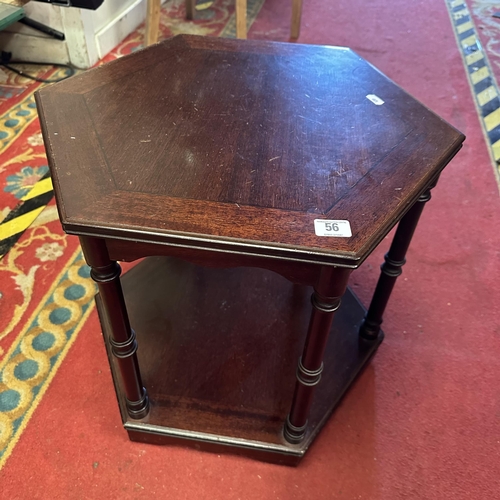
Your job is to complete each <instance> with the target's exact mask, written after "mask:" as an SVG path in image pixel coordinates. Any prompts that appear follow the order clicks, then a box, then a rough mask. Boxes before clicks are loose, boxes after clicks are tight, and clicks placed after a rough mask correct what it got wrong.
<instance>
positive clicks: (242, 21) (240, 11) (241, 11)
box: [235, 0, 247, 39]
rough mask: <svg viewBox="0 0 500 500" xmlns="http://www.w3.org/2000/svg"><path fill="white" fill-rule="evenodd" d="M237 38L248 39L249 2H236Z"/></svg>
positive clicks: (243, 0) (239, 0)
mask: <svg viewBox="0 0 500 500" xmlns="http://www.w3.org/2000/svg"><path fill="white" fill-rule="evenodd" d="M235 10H236V38H242V39H245V38H246V37H247V0H236V9H235Z"/></svg>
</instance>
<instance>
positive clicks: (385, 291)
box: [359, 183, 436, 340]
mask: <svg viewBox="0 0 500 500" xmlns="http://www.w3.org/2000/svg"><path fill="white" fill-rule="evenodd" d="M435 185H436V184H435V183H434V184H433V185H432V186H431V187H429V189H427V190H426V191H425V192H424V193H423V194H422V195H421V196H420V197H419V198H418V200H417V201H416V202H415V204H414V205H413V206H412V207H411V208H410V210H409V211H408V212H407V213H406V215H405V216H404V217H403V218H402V219H401V221H400V222H399V225H398V228H397V230H396V234H395V235H394V239H393V240H392V244H391V247H390V249H389V251H388V252H387V254H386V255H385V258H384V260H385V262H384V263H383V264H382V266H381V268H380V269H381V273H380V278H379V280H378V283H377V287H376V288H375V292H374V294H373V298H372V301H371V303H370V308H369V309H368V313H367V314H366V317H365V319H364V321H363V323H362V324H361V327H360V330H359V334H360V336H361V338H362V339H365V340H375V339H376V338H377V337H378V334H379V332H380V325H381V324H382V321H383V316H384V311H385V308H386V306H387V303H388V302H389V298H390V296H391V293H392V289H393V288H394V285H395V284H396V280H397V279H398V276H399V275H400V274H401V273H402V272H403V270H402V267H403V265H404V264H405V262H406V259H405V256H406V252H407V251H408V247H409V246H410V242H411V239H412V237H413V233H414V232H415V229H416V227H417V224H418V220H419V218H420V215H421V214H422V210H423V209H424V206H425V204H426V203H427V202H428V201H429V200H430V199H431V191H430V190H431V189H432V188H433V187H434V186H435Z"/></svg>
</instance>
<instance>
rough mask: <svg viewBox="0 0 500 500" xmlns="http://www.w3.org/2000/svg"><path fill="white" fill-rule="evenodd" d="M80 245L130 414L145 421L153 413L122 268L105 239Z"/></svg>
mask: <svg viewBox="0 0 500 500" xmlns="http://www.w3.org/2000/svg"><path fill="white" fill-rule="evenodd" d="M80 243H81V245H82V249H83V254H84V255H85V260H86V261H87V264H88V265H89V266H90V267H91V268H92V269H91V272H90V275H91V277H92V279H93V280H94V281H95V282H96V283H97V286H98V287H99V295H100V298H101V301H102V304H103V306H104V311H105V314H106V318H107V320H108V323H109V327H110V330H111V335H110V339H109V342H110V344H111V352H112V354H113V356H115V358H116V359H117V362H118V368H119V370H120V375H121V378H122V382H123V388H124V392H125V398H126V405H127V411H128V414H129V415H130V417H131V418H134V419H140V418H143V417H145V416H146V415H147V414H148V411H149V399H148V395H147V392H146V389H145V388H144V387H143V385H142V380H141V373H140V370H139V363H138V360H137V341H136V338H135V332H134V330H132V329H131V328H130V323H129V319H128V314H127V307H126V305H125V299H124V298H123V291H122V286H121V283H120V274H121V268H120V265H119V264H118V263H117V262H115V261H112V260H111V259H110V258H109V255H108V251H107V248H106V243H105V242H104V240H102V239H100V238H91V237H87V236H80Z"/></svg>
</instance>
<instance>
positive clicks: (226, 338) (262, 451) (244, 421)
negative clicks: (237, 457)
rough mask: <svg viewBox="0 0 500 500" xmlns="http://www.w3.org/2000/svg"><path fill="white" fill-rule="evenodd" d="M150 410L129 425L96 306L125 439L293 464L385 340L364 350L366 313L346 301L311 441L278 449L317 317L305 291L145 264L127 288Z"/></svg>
mask: <svg viewBox="0 0 500 500" xmlns="http://www.w3.org/2000/svg"><path fill="white" fill-rule="evenodd" d="M122 286H123V291H124V295H125V301H126V304H127V309H128V313H129V317H130V323H131V325H132V328H133V329H134V330H135V332H136V335H137V341H138V346H139V348H138V358H139V365H140V369H141V375H142V378H143V382H144V386H145V387H146V389H147V391H148V395H149V398H150V402H151V410H150V412H149V414H148V415H147V417H145V418H144V419H141V420H134V419H131V418H130V417H129V416H128V414H127V411H126V408H125V399H124V395H123V391H122V387H121V380H120V376H119V372H118V369H117V366H116V364H115V360H114V358H113V356H111V355H110V351H109V342H108V340H107V339H108V335H109V325H108V321H107V316H106V312H105V311H104V310H103V307H102V304H101V302H100V299H99V295H97V297H96V301H97V306H98V310H99V316H100V319H101V324H102V327H103V331H104V338H105V341H106V346H107V348H108V357H109V360H110V365H111V370H112V375H113V380H114V383H115V389H116V393H117V396H118V402H119V405H120V410H121V415H122V419H123V422H124V426H125V429H127V431H128V433H129V437H130V439H132V440H134V441H142V442H148V443H156V444H181V445H187V446H193V447H195V448H199V449H203V450H209V451H216V452H218V453H220V452H225V451H229V452H232V453H240V454H244V455H247V456H251V457H254V458H258V459H261V460H266V461H271V462H277V463H285V464H290V465H292V464H297V463H298V462H299V461H300V459H301V458H302V456H303V455H304V453H305V451H306V450H307V448H308V447H309V445H310V444H311V442H312V441H313V439H314V438H315V436H316V435H317V433H318V432H319V430H320V429H321V427H322V426H323V425H324V423H325V422H326V420H327V419H328V417H329V416H330V414H331V412H332V411H333V409H334V408H335V406H336V405H337V404H338V403H339V401H340V399H341V397H342V395H343V394H344V392H345V391H346V389H347V388H348V387H349V385H350V384H351V383H352V381H353V380H354V378H355V377H356V376H357V375H358V373H359V372H360V371H361V369H362V368H363V366H364V365H365V364H366V362H367V361H368V360H369V358H370V357H371V356H372V354H373V353H374V352H375V351H376V349H377V347H378V346H379V345H380V342H381V341H382V339H383V334H382V333H381V334H380V336H379V338H378V339H377V341H375V342H370V343H366V342H360V341H359V340H358V328H359V325H360V323H361V320H362V319H363V317H364V314H365V310H364V309H363V307H362V306H361V304H360V303H359V302H358V300H357V299H356V297H355V296H354V295H353V294H352V292H351V291H349V290H348V291H347V293H346V295H345V296H344V298H343V300H342V305H341V307H340V309H339V311H338V312H337V314H336V316H335V319H334V323H333V326H332V330H331V333H330V338H329V342H328V346H327V352H326V354H325V359H324V365H325V368H324V372H323V375H322V379H321V382H320V384H319V385H318V387H317V390H316V393H315V398H314V403H313V408H312V411H311V416H310V418H309V425H308V432H307V435H306V438H305V439H304V441H303V442H302V443H300V444H297V445H292V444H290V443H288V442H287V441H286V440H285V439H284V437H283V424H284V422H285V418H286V416H287V414H288V412H289V410H290V406H291V400H292V395H293V390H294V386H295V380H296V379H295V371H296V367H297V361H298V359H299V356H300V354H301V351H302V347H303V344H304V340H305V335H306V331H307V326H308V322H309V316H310V313H311V303H310V295H311V292H312V290H311V289H310V288H308V287H304V286H300V285H294V284H292V283H290V282H289V281H287V280H286V279H284V278H283V277H281V276H279V275H277V274H275V273H272V272H270V271H266V270H262V269H256V268H233V269H211V268H202V267H198V266H195V265H192V264H188V263H186V262H183V261H180V260H177V259H172V258H165V257H150V258H148V259H145V260H144V261H142V262H141V263H139V264H138V265H137V266H135V267H134V268H133V269H132V270H131V271H129V272H128V273H126V274H125V275H124V276H123V277H122Z"/></svg>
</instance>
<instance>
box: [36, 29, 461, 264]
mask: <svg viewBox="0 0 500 500" xmlns="http://www.w3.org/2000/svg"><path fill="white" fill-rule="evenodd" d="M372 94H374V95H376V96H377V97H378V98H380V99H381V100H382V101H383V104H381V105H377V104H375V103H374V102H372V101H371V100H370V99H369V98H367V96H368V95H372ZM36 98H37V104H38V108H39V111H40V115H41V122H42V129H43V134H44V140H45V144H46V148H47V154H48V157H49V163H50V166H51V172H52V176H53V180H54V185H55V191H56V196H57V200H58V205H59V209H60V213H61V219H62V223H63V226H64V228H65V230H66V231H67V232H69V233H74V234H92V235H101V236H110V237H118V238H124V239H129V240H134V241H149V242H153V243H163V244H182V245H185V246H189V245H196V246H197V247H198V248H206V249H223V250H224V251H228V252H241V253H245V254H249V255H265V256H274V257H279V258H290V259H292V258H293V259H298V260H306V261H308V262H323V263H325V262H326V263H334V264H339V265H346V266H350V267H356V266H357V265H359V263H360V262H361V261H362V260H363V259H364V258H365V257H366V256H367V255H368V254H369V253H370V251H371V250H372V249H373V248H374V247H375V246H376V245H377V244H378V242H379V241H380V240H381V239H382V238H383V237H384V236H385V235H386V234H387V232H388V231H389V230H390V229H391V228H392V226H394V224H396V222H397V221H398V220H399V219H400V218H401V217H402V216H403V215H404V213H405V212H406V211H407V210H408V209H409V207H410V206H411V205H412V204H413V203H414V202H415V201H416V199H417V198H418V196H419V195H420V194H421V193H422V192H423V191H424V189H425V188H426V187H427V186H428V185H429V184H430V183H431V181H432V180H433V179H434V178H435V177H436V176H437V174H438V173H439V172H440V171H441V170H442V169H443V168H444V167H445V166H446V164H447V163H448V162H449V160H450V159H451V158H452V157H453V156H454V155H455V154H456V152H457V151H458V150H459V148H460V147H461V143H462V141H463V139H464V136H463V135H462V134H460V133H459V132H458V131H457V130H455V129H454V128H453V127H451V126H450V125H448V124H447V123H445V122H444V121H443V120H441V119H440V118H439V117H437V116H436V115H435V114H434V113H432V112H431V111H429V110H428V109H427V108H425V107H424V106H423V105H422V104H420V103H419V102H417V101H416V100H415V99H413V98H412V97H411V96H409V95H408V94H407V93H405V92H404V91H403V90H402V89H401V88H399V87H398V86H397V85H396V84H394V83H393V82H392V81H390V80H389V79H388V78H386V77H385V76H384V75H382V74H381V73H380V72H378V71H377V70H376V69H375V68H373V67H372V66H371V65H370V64H368V63H367V62H366V61H364V60H363V59H361V58H360V57H359V56H358V55H356V54H355V53H354V52H352V51H351V50H349V49H346V48H332V47H319V46H306V45H297V44H280V43H270V42H256V41H242V40H228V39H216V38H204V37H196V36H187V35H180V36H177V37H174V38H172V39H169V40H167V41H165V42H164V43H161V44H158V45H156V46H153V47H150V48H148V49H145V50H143V51H140V52H136V53H134V54H132V55H130V56H127V57H123V58H121V59H120V60H117V61H114V62H112V63H110V64H107V65H105V66H101V67H99V68H96V69H94V70H91V71H88V72H86V73H84V74H82V75H78V76H75V77H73V78H71V79H70V80H67V81H64V82H62V83H59V84H56V85H52V86H50V87H47V88H44V89H42V90H41V91H39V92H38V93H37V96H36ZM317 218H322V219H335V220H339V219H340V220H348V221H349V222H350V224H351V228H352V237H350V238H328V237H320V236H316V234H315V231H314V219H317Z"/></svg>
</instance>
